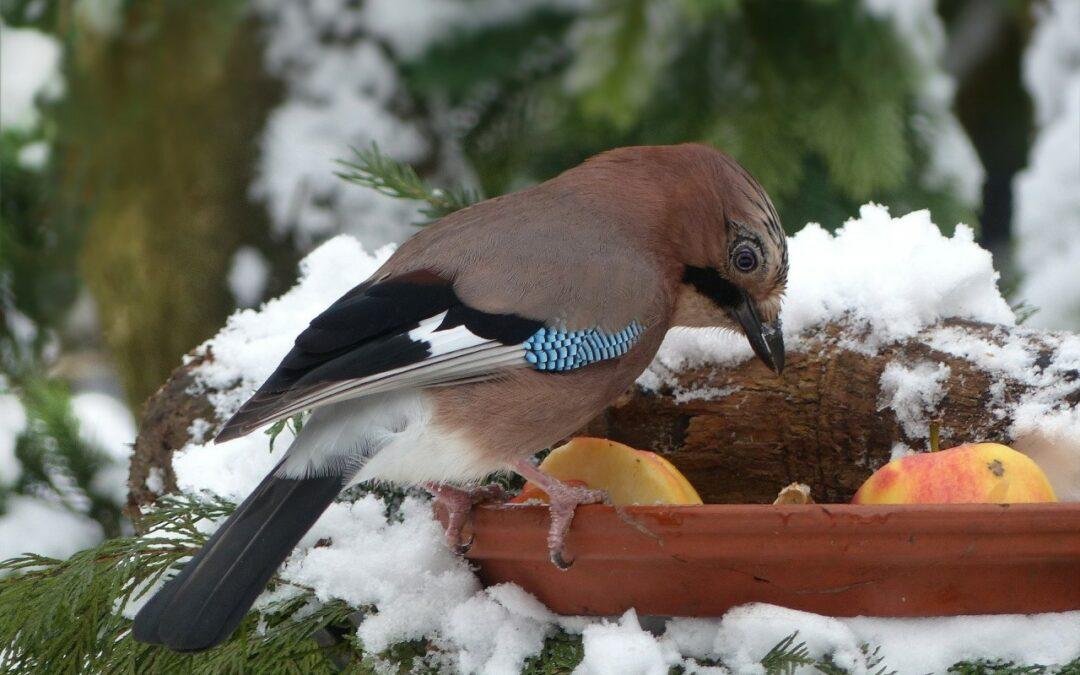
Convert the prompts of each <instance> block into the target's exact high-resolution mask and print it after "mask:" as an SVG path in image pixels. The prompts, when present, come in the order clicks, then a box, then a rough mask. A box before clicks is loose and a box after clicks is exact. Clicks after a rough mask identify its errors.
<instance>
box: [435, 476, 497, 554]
mask: <svg viewBox="0 0 1080 675" xmlns="http://www.w3.org/2000/svg"><path fill="white" fill-rule="evenodd" d="M424 488H425V489H427V491H428V492H430V493H431V495H432V496H433V497H435V499H436V500H437V501H439V502H440V503H442V504H443V506H445V507H446V514H447V516H446V532H445V536H446V543H447V545H448V546H449V547H450V549H451V550H453V551H454V552H455V553H457V554H459V555H465V554H466V553H468V552H469V549H471V548H472V545H473V542H474V541H475V540H476V535H475V534H470V535H469V539H468V541H462V535H463V532H464V530H465V526H466V525H467V524H468V522H469V516H470V514H471V513H472V507H473V505H475V504H480V503H482V502H489V501H505V500H506V498H507V495H506V491H505V490H504V489H503V487H502V486H501V485H499V484H498V483H491V484H489V485H482V486H480V487H477V488H473V489H471V490H466V489H462V488H457V487H453V486H450V485H439V484H436V483H429V484H427V485H425V486H424Z"/></svg>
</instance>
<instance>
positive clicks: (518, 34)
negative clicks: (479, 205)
mask: <svg viewBox="0 0 1080 675" xmlns="http://www.w3.org/2000/svg"><path fill="white" fill-rule="evenodd" d="M566 43H569V44H570V47H569V48H566V47H564V46H563V45H564V44H566ZM908 50H909V46H908V45H906V44H905V43H903V42H902V41H901V40H900V39H899V38H898V36H897V34H896V31H895V28H894V26H893V25H892V24H891V23H890V22H889V21H887V20H884V19H879V18H876V17H874V16H871V15H870V14H869V13H868V12H867V11H866V10H865V8H864V7H863V3H861V2H858V1H856V0H826V1H822V2H805V3H762V2H747V1H745V0H684V1H682V2H663V1H661V0H630V1H628V2H603V3H600V5H599V9H598V10H596V11H594V12H591V13H587V14H585V15H580V16H579V15H575V14H570V13H559V12H557V11H555V10H552V9H543V10H538V11H537V12H535V13H534V14H533V15H532V16H531V17H529V18H528V19H527V20H525V21H524V22H521V23H516V24H512V25H508V26H496V27H492V28H488V29H485V30H480V31H476V32H472V33H467V34H464V35H461V36H459V37H457V38H456V39H452V40H448V41H446V42H444V43H442V44H440V45H438V46H437V47H435V48H434V49H431V50H429V51H428V52H426V53H425V54H423V55H421V56H419V57H418V58H416V59H414V60H412V61H408V62H406V63H404V64H403V68H404V69H405V72H406V75H407V80H408V82H409V83H410V86H411V88H412V90H413V92H414V94H415V95H416V96H417V98H419V99H421V100H442V99H444V98H445V99H448V100H449V101H450V102H451V103H452V104H453V105H456V106H458V107H459V108H460V109H461V110H463V111H466V113H467V114H465V115H462V116H461V117H462V118H463V119H466V120H468V121H467V122H466V123H464V124H461V125H460V126H459V128H458V129H457V132H458V134H459V135H460V138H461V140H462V144H463V146H464V149H465V151H466V154H467V155H468V157H469V159H470V162H471V163H472V165H473V166H474V168H475V169H476V171H477V174H478V176H479V179H480V182H481V185H482V187H483V190H484V191H485V192H486V193H488V194H501V193H503V192H506V191H508V190H509V189H513V188H515V187H517V186H519V185H520V184H522V183H524V182H529V181H535V180H543V179H546V178H549V177H551V176H552V175H554V174H556V173H558V172H559V171H561V170H563V169H565V168H567V167H569V166H573V165H574V164H576V163H578V162H580V161H582V160H584V159H585V158H586V157H588V156H590V155H592V154H595V153H596V152H599V151H602V150H604V149H607V148H610V147H616V146H620V145H635V144H647V143H677V142H684V141H691V140H697V141H702V142H706V143H711V144H714V145H716V146H718V147H720V148H722V149H724V150H726V151H728V152H729V153H730V154H732V155H733V156H734V157H735V158H736V159H738V160H739V161H740V162H742V163H743V164H744V165H746V166H747V167H748V168H749V169H750V171H751V172H752V173H754V174H755V175H756V176H757V177H758V179H759V180H760V181H761V182H762V184H763V185H765V187H766V189H767V190H768V191H769V194H770V195H771V196H772V197H773V199H774V201H775V202H776V204H777V207H778V209H779V211H780V213H781V217H782V220H783V221H784V222H785V223H786V224H787V225H788V227H789V228H798V227H801V226H802V225H803V224H804V223H805V222H807V221H808V220H815V221H819V222H822V223H826V224H828V225H836V224H838V223H839V222H841V221H842V219H843V218H846V217H847V216H848V215H850V214H851V213H853V212H854V211H855V209H856V208H857V206H858V205H859V204H861V203H863V202H865V201H867V200H869V199H872V200H874V201H877V202H879V203H883V204H886V205H890V206H893V207H894V208H896V209H897V210H898V211H901V212H902V211H904V210H911V209H915V208H931V209H932V210H933V211H934V215H935V217H936V218H935V219H936V220H937V221H938V222H944V223H955V222H957V221H964V222H968V223H972V222H974V219H973V214H972V213H971V212H970V210H969V206H970V205H965V204H963V203H962V202H961V201H960V200H959V199H958V198H957V197H956V195H955V194H954V193H952V191H951V190H950V189H949V188H948V187H927V185H925V183H924V181H923V180H922V178H923V176H924V174H925V170H926V167H927V161H928V156H929V153H930V151H931V148H929V147H927V142H926V141H925V140H924V139H923V138H922V137H921V136H920V135H919V133H917V129H916V125H917V124H918V122H917V119H918V118H919V115H920V113H919V110H918V100H917V99H918V91H919V90H918V87H919V86H920V84H921V82H922V78H923V77H924V73H922V72H920V70H919V66H918V64H917V63H916V60H915V59H914V58H913V55H912V54H911V53H910V52H909V51H908ZM477 55H481V56H482V58H479V57H477ZM449 64H453V65H452V66H451V65H449Z"/></svg>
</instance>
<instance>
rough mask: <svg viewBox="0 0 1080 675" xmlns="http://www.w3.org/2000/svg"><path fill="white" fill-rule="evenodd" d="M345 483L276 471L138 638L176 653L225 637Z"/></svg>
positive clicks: (138, 629) (154, 601) (190, 567)
mask: <svg viewBox="0 0 1080 675" xmlns="http://www.w3.org/2000/svg"><path fill="white" fill-rule="evenodd" d="M341 488H342V479H341V476H324V477H317V478H305V479H300V480H295V479H290V478H277V477H275V476H274V473H273V472H271V474H270V475H269V476H267V477H266V478H264V479H263V482H262V483H261V484H259V487H257V488H255V491H254V492H252V493H251V495H250V496H249V497H248V498H247V499H246V500H244V503H242V504H241V505H240V506H239V507H237V509H236V511H235V512H234V513H233V514H232V515H231V516H230V517H229V519H228V520H226V521H225V523H223V524H222V526H221V528H220V529H218V531H217V532H215V533H214V535H213V536H212V537H210V540H209V541H208V542H206V545H205V546H204V547H203V548H202V550H201V551H199V552H198V553H197V554H196V555H195V557H193V558H192V559H191V560H190V561H189V562H188V563H187V565H185V566H184V569H183V570H181V571H180V573H179V574H178V575H176V577H174V578H173V579H170V580H169V581H168V583H166V584H165V586H164V587H162V588H161V590H160V591H158V593H157V595H155V596H154V597H153V598H151V599H150V601H149V602H148V603H147V604H146V605H145V606H144V607H143V608H142V610H140V611H139V613H138V615H137V616H136V617H135V625H134V626H133V628H132V636H133V637H134V638H135V639H136V640H138V641H140V642H147V643H151V644H163V645H165V646H166V647H169V648H170V649H173V650H175V651H185V652H187V651H200V650H203V649H208V648H210V647H213V646H214V645H217V644H219V643H221V642H223V641H224V640H225V639H226V638H228V637H229V635H230V634H232V632H233V631H234V630H235V629H236V627H237V626H238V625H239V624H240V621H241V620H243V618H244V615H245V614H247V611H248V610H249V609H250V608H251V605H252V603H254V602H255V598H257V597H258V595H259V594H260V593H261V592H262V591H263V589H264V588H265V587H266V584H267V582H268V581H269V580H270V577H271V576H273V574H274V572H275V571H276V570H277V568H278V566H279V565H281V563H282V561H284V560H285V558H286V557H287V556H288V555H289V553H290V552H291V551H292V550H293V548H295V547H296V544H297V542H299V541H300V538H301V537H303V536H304V533H306V532H307V531H308V530H309V529H310V528H311V526H312V525H314V524H315V521H316V520H317V519H318V518H319V516H320V515H322V512H323V511H325V510H326V508H327V507H328V506H330V504H331V503H332V502H333V501H334V497H336V496H337V494H338V492H340V491H341Z"/></svg>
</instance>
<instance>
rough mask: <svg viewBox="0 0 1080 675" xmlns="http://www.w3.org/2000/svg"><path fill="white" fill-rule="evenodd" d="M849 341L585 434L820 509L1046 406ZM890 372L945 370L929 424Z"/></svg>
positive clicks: (166, 415) (714, 496) (175, 421)
mask: <svg viewBox="0 0 1080 675" xmlns="http://www.w3.org/2000/svg"><path fill="white" fill-rule="evenodd" d="M945 327H946V328H953V329H957V330H960V331H963V334H964V335H965V336H966V337H968V338H971V339H974V340H980V341H982V342H983V343H985V344H987V345H999V344H1004V343H1006V342H1008V343H1009V344H1011V345H1016V346H1021V347H1023V348H1025V349H1026V350H1029V352H1030V353H1032V354H1037V355H1038V358H1037V364H1042V365H1039V366H1038V367H1041V368H1046V367H1047V364H1050V363H1052V362H1053V360H1054V358H1055V356H1056V353H1055V349H1056V345H1057V342H1056V340H1055V339H1054V337H1053V335H1052V334H1049V333H1040V332H1038V331H1030V330H1025V329H1019V328H1008V327H1004V326H994V325H989V324H982V323H975V322H970V321H960V320H950V321H947V322H945ZM845 330H849V329H846V328H845V327H844V326H842V325H839V324H830V325H829V326H826V327H825V328H824V329H823V330H821V331H818V332H817V333H816V334H815V337H813V338H810V339H804V340H802V341H801V351H798V352H794V353H791V354H789V356H788V360H787V363H788V365H787V367H786V369H785V370H784V373H783V375H782V376H777V375H775V374H773V373H772V371H770V370H768V369H767V368H766V367H765V366H763V365H762V364H761V363H759V362H758V361H756V360H750V361H745V362H744V363H742V364H740V365H738V366H736V367H734V368H722V367H712V366H706V367H698V368H692V369H688V370H685V371H683V372H681V373H678V374H677V375H676V376H675V380H676V384H675V385H674V386H669V387H667V388H665V389H664V390H661V391H657V392H650V391H644V390H642V389H640V388H634V389H633V390H631V391H629V392H627V393H626V394H624V395H623V396H622V397H621V398H620V400H618V401H617V402H615V404H613V405H612V406H611V407H610V408H608V409H607V410H606V411H605V412H604V413H603V414H601V415H600V416H599V417H597V418H596V419H595V420H593V421H592V422H590V423H589V424H588V425H587V426H586V428H585V429H583V430H582V432H581V433H582V434H583V435H592V436H603V437H607V438H611V439H614V440H617V441H621V442H624V443H627V444H628V445H631V446H634V447H637V448H642V449H648V450H653V451H655V452H659V453H661V454H663V455H665V456H666V457H667V458H668V459H670V460H671V461H672V462H673V463H674V464H675V465H676V466H677V467H678V468H679V470H681V471H682V472H683V473H684V474H686V476H687V478H688V479H689V480H690V482H691V483H692V484H693V485H694V486H695V487H696V488H697V490H698V492H699V493H700V494H701V496H702V498H703V499H704V500H705V501H706V502H709V503H771V502H772V501H773V499H774V498H775V497H776V495H777V492H778V491H779V490H780V489H781V488H783V487H784V486H786V485H787V484H789V483H791V482H795V481H798V482H802V483H806V484H808V485H809V486H810V488H811V493H812V496H813V498H814V499H815V501H818V502H846V501H849V500H850V499H851V496H852V495H853V494H854V492H855V490H856V489H858V487H859V485H861V484H862V482H863V481H864V480H865V479H866V478H867V476H869V475H870V473H871V472H872V471H873V470H874V469H876V468H877V467H879V466H881V465H882V464H884V463H885V462H886V461H888V459H889V457H890V454H891V452H892V449H893V447H894V446H895V445H896V444H897V443H902V444H905V445H908V446H910V447H913V448H917V449H919V448H925V438H926V437H927V436H928V431H929V429H928V427H929V422H930V420H932V419H935V418H940V419H941V421H942V427H941V442H942V447H948V446H949V445H952V444H958V443H961V442H967V441H981V440H994V441H998V442H1002V443H1006V444H1009V443H1012V442H1013V441H1014V440H1015V439H1013V438H1011V437H1010V433H1011V427H1012V422H1013V420H1012V419H1011V418H1010V417H1009V414H1008V413H1007V410H1008V405H1007V404H1008V403H1010V402H1016V401H1018V400H1019V399H1020V398H1021V397H1028V396H1032V395H1038V394H1039V393H1040V390H1039V389H1037V387H1036V386H1035V385H1031V384H1029V383H1026V382H1022V381H1019V380H1016V379H1013V378H1010V377H1009V376H1007V375H1004V374H1002V373H1000V372H990V371H987V370H985V369H983V368H981V367H980V365H978V364H977V363H975V362H973V361H970V360H968V359H965V358H960V357H956V356H953V355H950V354H947V353H944V352H941V351H938V350H936V349H934V348H933V347H931V346H930V344H928V340H929V339H930V336H931V335H932V333H933V331H934V330H936V329H928V330H927V331H925V332H924V333H922V334H920V335H919V336H916V337H914V338H912V339H909V340H906V341H903V342H900V343H898V344H894V345H890V346H887V347H884V348H882V349H880V350H879V351H878V352H877V353H875V354H873V355H870V354H866V353H863V352H860V351H852V350H850V349H847V348H845V347H843V346H841V344H842V340H840V339H839V338H841V337H842V336H843V334H844V332H845ZM889 364H900V365H903V366H917V365H919V364H931V365H932V366H933V367H935V368H939V367H940V365H939V364H944V365H945V366H947V367H948V369H949V370H948V371H947V376H946V377H944V378H943V379H942V391H941V395H940V396H939V397H936V399H935V402H934V403H933V404H932V405H929V406H927V407H926V409H925V410H922V411H920V412H919V414H920V415H921V416H922V417H923V418H924V419H925V422H926V423H925V424H915V425H913V424H912V419H911V418H912V416H911V414H906V415H905V417H904V419H903V420H899V419H898V418H897V414H896V413H895V412H894V411H893V410H892V408H891V407H890V406H889V403H890V401H891V400H892V395H891V393H890V392H888V391H883V388H882V374H883V373H884V372H885V369H886V367H887V366H889ZM196 367H197V364H196V363H194V362H193V363H192V364H190V365H188V366H185V367H184V368H181V369H179V370H178V371H177V372H176V373H175V374H174V375H173V378H172V379H171V380H170V382H169V383H168V384H166V386H165V387H163V388H162V389H161V390H159V392H158V393H157V394H156V395H155V396H154V397H153V398H152V399H151V400H150V402H149V403H148V405H147V414H146V416H144V420H143V426H142V431H141V433H140V436H139V439H138V441H137V442H136V445H135V461H134V462H133V464H132V467H133V468H132V485H133V486H135V488H133V490H132V493H131V497H132V503H133V504H142V503H145V502H146V500H147V498H148V497H149V498H152V496H151V495H148V494H147V493H146V492H145V490H139V489H138V486H140V485H141V483H140V482H139V481H138V475H137V474H136V467H146V466H151V465H152V466H159V467H162V468H164V469H165V470H166V471H171V470H170V469H169V468H168V466H167V464H165V463H166V462H167V460H168V456H169V454H170V453H171V449H169V448H168V447H167V446H168V445H170V444H171V445H172V446H173V447H177V445H178V444H177V443H175V442H174V441H172V440H170V439H177V438H181V439H183V438H186V433H187V428H188V426H190V424H191V422H192V421H193V420H194V418H195V417H194V416H196V415H201V414H202V413H201V412H200V411H201V410H204V409H205V406H203V405H202V404H193V397H191V396H190V395H189V394H187V393H186V389H187V387H186V385H183V386H181V385H182V384H183V383H184V382H185V381H190V377H191V374H192V373H191V371H192V369H193V368H196ZM1070 372H1071V375H1070V373H1064V374H1062V377H1061V378H1060V379H1059V380H1055V381H1054V382H1053V383H1052V384H1047V385H1045V386H1046V387H1050V386H1053V387H1055V390H1054V396H1055V397H1057V398H1058V400H1059V401H1060V405H1061V406H1064V407H1065V408H1075V407H1076V406H1077V405H1080V373H1076V372H1072V371H1070ZM1062 383H1065V386H1066V389H1067V391H1066V392H1065V393H1064V395H1063V396H1062V395H1060V391H1059V389H1060V387H1061V386H1062ZM992 385H996V386H994V387H993V388H992ZM991 391H994V392H996V393H995V395H993V396H992V395H991ZM194 398H196V399H198V398H201V397H194ZM1003 404H1004V405H1003ZM177 412H178V414H177ZM903 421H907V424H906V425H905V424H903V423H902V422H903ZM139 471H144V469H142V468H140V469H139ZM141 475H143V476H145V474H141ZM170 475H171V473H170Z"/></svg>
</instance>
